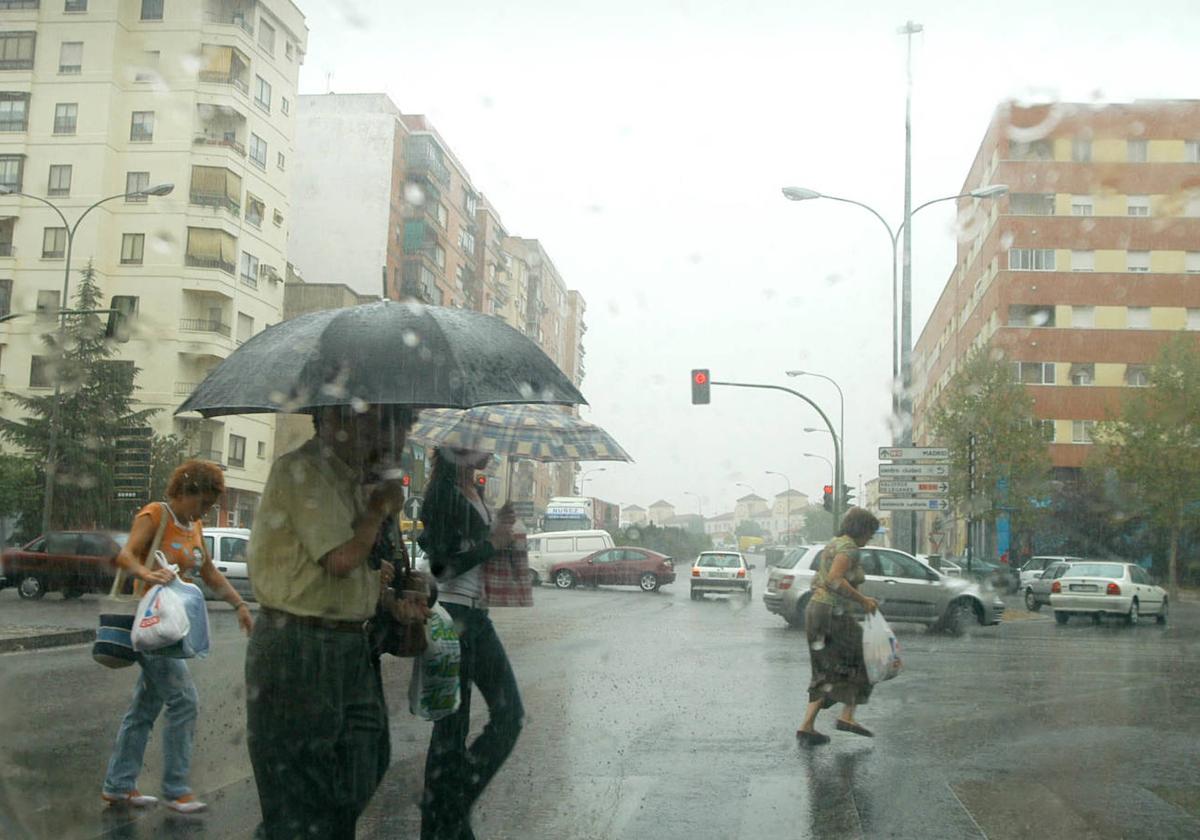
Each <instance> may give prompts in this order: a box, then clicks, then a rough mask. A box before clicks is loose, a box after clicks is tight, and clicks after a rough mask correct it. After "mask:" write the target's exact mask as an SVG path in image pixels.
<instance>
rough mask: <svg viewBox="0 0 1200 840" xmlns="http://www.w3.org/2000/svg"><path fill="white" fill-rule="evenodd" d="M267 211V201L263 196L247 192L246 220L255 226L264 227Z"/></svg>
mask: <svg viewBox="0 0 1200 840" xmlns="http://www.w3.org/2000/svg"><path fill="white" fill-rule="evenodd" d="M266 213H267V205H266V203H265V202H264V201H263V200H262V199H261V198H259V197H257V196H254V195H251V194H250V193H246V221H247V222H249V223H250V224H252V225H254V226H255V227H262V220H263V216H265V215H266Z"/></svg>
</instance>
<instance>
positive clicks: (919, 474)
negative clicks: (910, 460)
mask: <svg viewBox="0 0 1200 840" xmlns="http://www.w3.org/2000/svg"><path fill="white" fill-rule="evenodd" d="M879 477H880V478H885V477H892V478H949V477H950V467H949V466H947V465H946V464H880V465H879Z"/></svg>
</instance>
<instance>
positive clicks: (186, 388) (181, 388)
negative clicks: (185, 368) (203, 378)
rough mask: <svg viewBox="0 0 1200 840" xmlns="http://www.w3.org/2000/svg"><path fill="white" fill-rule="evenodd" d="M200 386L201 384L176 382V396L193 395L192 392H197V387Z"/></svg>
mask: <svg viewBox="0 0 1200 840" xmlns="http://www.w3.org/2000/svg"><path fill="white" fill-rule="evenodd" d="M199 384H200V383H199V382H176V383H175V396H177V397H186V396H187V395H188V394H190V393H192V391H194V390H196V386H197V385H199Z"/></svg>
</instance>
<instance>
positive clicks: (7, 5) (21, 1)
mask: <svg viewBox="0 0 1200 840" xmlns="http://www.w3.org/2000/svg"><path fill="white" fill-rule="evenodd" d="M41 5H42V4H41V0H0V12H5V11H9V10H10V9H37V8H40V7H41Z"/></svg>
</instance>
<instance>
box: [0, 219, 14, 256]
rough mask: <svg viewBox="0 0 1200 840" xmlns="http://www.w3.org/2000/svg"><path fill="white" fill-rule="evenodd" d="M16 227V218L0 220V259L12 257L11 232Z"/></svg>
mask: <svg viewBox="0 0 1200 840" xmlns="http://www.w3.org/2000/svg"><path fill="white" fill-rule="evenodd" d="M16 227H17V220H16V218H14V217H10V218H7V219H0V257H11V256H12V240H13V231H14V230H16Z"/></svg>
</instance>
